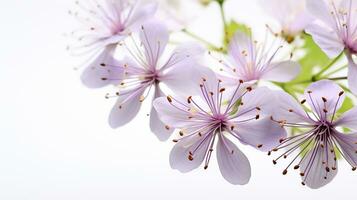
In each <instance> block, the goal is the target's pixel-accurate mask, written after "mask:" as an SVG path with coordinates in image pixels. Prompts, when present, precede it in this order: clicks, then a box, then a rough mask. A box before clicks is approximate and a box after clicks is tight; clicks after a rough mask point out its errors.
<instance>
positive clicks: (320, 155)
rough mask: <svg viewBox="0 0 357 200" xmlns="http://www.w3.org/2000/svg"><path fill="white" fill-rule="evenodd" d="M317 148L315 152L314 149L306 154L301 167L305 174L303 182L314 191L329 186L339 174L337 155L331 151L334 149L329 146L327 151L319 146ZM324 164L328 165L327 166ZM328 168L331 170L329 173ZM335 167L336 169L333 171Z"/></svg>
mask: <svg viewBox="0 0 357 200" xmlns="http://www.w3.org/2000/svg"><path fill="white" fill-rule="evenodd" d="M316 148H317V149H316V150H315V151H314V150H313V149H312V150H310V151H309V152H308V153H307V154H306V156H305V158H304V159H303V161H302V162H301V165H300V169H301V172H302V173H303V174H304V176H302V180H303V182H304V183H305V184H306V185H307V186H308V187H310V188H312V189H318V188H321V187H323V186H325V185H327V184H328V183H330V182H331V181H332V179H333V178H335V176H336V174H337V162H335V154H334V153H332V152H331V151H330V149H333V147H331V146H330V145H328V147H325V148H327V151H326V149H325V148H321V147H320V146H319V145H318V146H317V147H316ZM326 153H327V155H326ZM323 163H327V165H326V164H323ZM326 166H327V167H328V168H329V172H327V170H326ZM333 167H334V168H336V169H335V170H333V169H332V168H333Z"/></svg>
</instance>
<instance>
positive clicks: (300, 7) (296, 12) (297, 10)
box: [259, 0, 311, 43]
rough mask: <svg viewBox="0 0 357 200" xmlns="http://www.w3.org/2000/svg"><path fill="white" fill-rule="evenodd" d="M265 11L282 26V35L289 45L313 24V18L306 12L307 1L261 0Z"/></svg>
mask: <svg viewBox="0 0 357 200" xmlns="http://www.w3.org/2000/svg"><path fill="white" fill-rule="evenodd" d="M259 2H260V4H261V5H262V7H263V9H264V10H265V11H266V12H267V13H268V14H269V15H271V16H272V17H273V18H274V19H275V20H276V21H277V23H278V25H279V26H280V31H279V32H280V33H281V36H282V37H283V38H285V40H286V41H287V42H288V43H291V42H293V41H294V38H295V36H296V35H299V34H300V33H301V32H303V31H304V29H305V28H306V26H307V25H308V24H309V23H311V16H310V15H309V13H308V12H307V10H306V7H305V6H306V5H305V4H306V1H305V0H269V1H267V0H260V1H259Z"/></svg>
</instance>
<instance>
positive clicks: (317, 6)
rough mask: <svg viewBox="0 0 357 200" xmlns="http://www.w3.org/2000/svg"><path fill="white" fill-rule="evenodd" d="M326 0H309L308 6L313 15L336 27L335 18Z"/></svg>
mask: <svg viewBox="0 0 357 200" xmlns="http://www.w3.org/2000/svg"><path fill="white" fill-rule="evenodd" d="M328 6H329V5H327V3H326V1H324V0H307V1H306V7H307V10H308V11H309V12H310V14H311V15H313V16H314V17H316V18H317V19H319V20H321V21H323V22H324V23H325V24H326V25H327V26H329V27H331V28H332V27H334V20H333V17H332V15H331V9H330V8H329V7H328ZM321 31H322V30H321Z"/></svg>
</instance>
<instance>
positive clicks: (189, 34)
mask: <svg viewBox="0 0 357 200" xmlns="http://www.w3.org/2000/svg"><path fill="white" fill-rule="evenodd" d="M182 32H183V33H185V34H186V35H188V36H190V37H192V38H193V39H196V40H198V41H200V42H202V43H203V44H205V45H206V46H207V47H208V48H209V49H211V50H214V51H218V52H221V51H222V48H220V47H217V46H216V45H214V44H212V43H211V42H208V41H207V40H205V39H203V38H201V37H200V36H198V35H196V34H194V33H192V32H190V31H188V30H187V29H182Z"/></svg>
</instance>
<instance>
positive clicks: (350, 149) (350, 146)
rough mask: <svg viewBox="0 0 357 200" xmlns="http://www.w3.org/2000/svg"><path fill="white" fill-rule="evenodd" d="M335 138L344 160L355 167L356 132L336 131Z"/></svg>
mask: <svg viewBox="0 0 357 200" xmlns="http://www.w3.org/2000/svg"><path fill="white" fill-rule="evenodd" d="M335 138H336V141H337V142H338V145H339V147H340V149H341V151H342V153H343V155H344V158H345V159H346V161H347V162H349V163H350V164H351V165H352V166H353V167H357V133H349V134H342V133H336V137H335Z"/></svg>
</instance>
